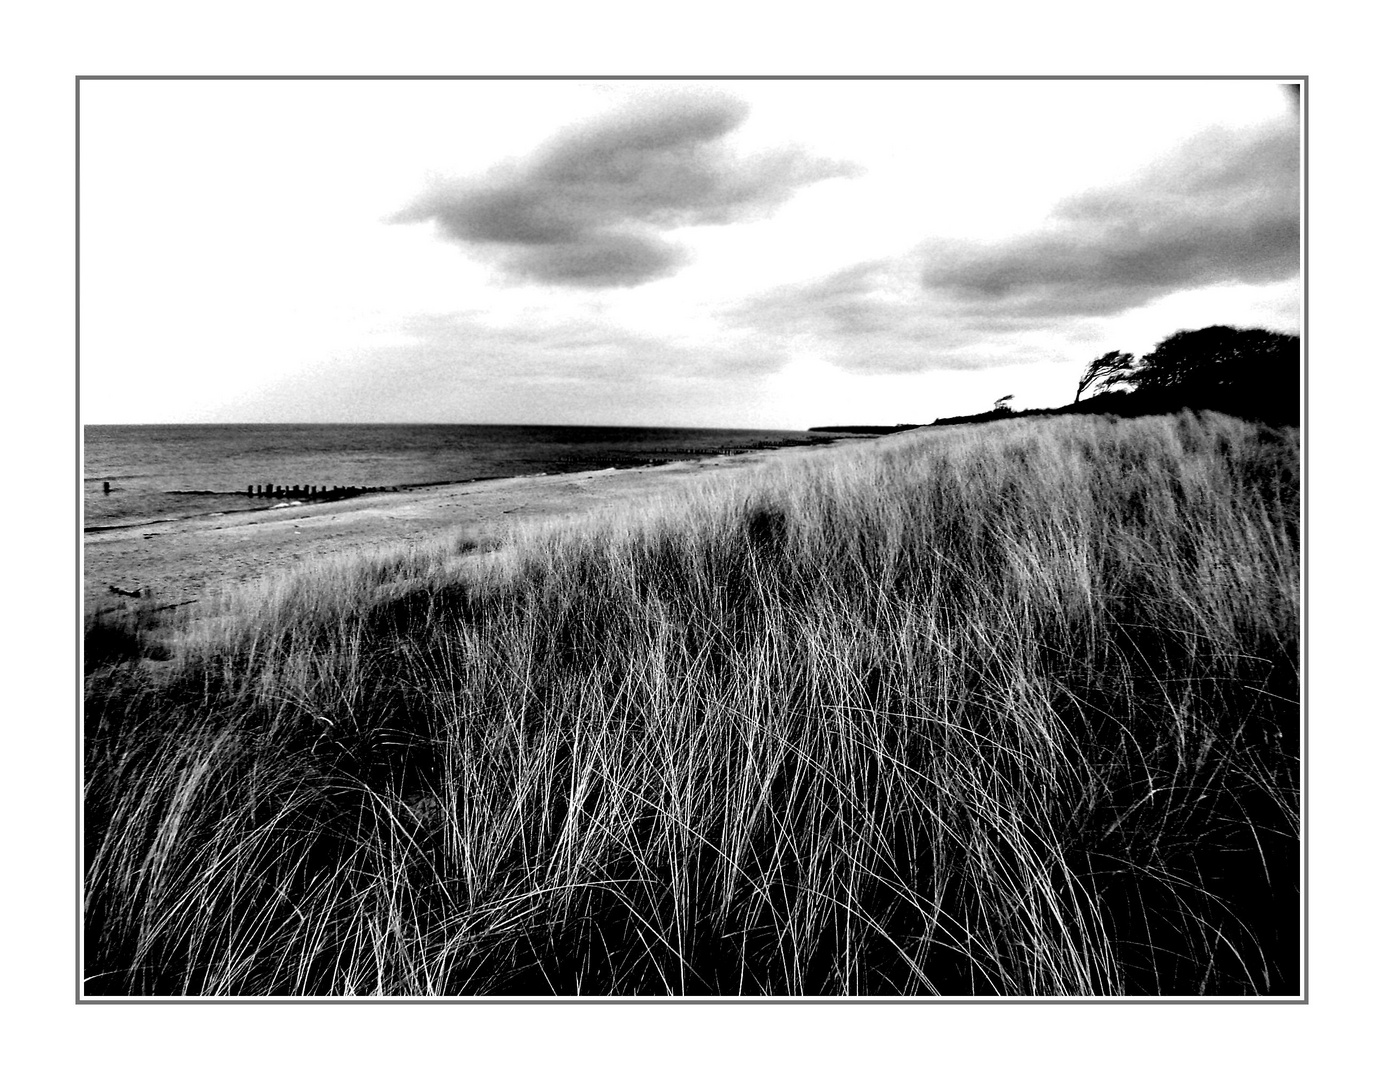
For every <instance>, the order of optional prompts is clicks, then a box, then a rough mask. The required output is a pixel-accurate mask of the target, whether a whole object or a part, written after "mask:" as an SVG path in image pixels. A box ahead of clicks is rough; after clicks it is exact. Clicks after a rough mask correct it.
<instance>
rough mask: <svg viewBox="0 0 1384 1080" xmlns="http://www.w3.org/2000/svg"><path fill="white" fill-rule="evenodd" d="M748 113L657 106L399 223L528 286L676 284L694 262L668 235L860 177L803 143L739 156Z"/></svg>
mask: <svg viewBox="0 0 1384 1080" xmlns="http://www.w3.org/2000/svg"><path fill="white" fill-rule="evenodd" d="M747 111H748V109H747V106H745V105H744V104H743V103H741V102H739V101H736V100H734V99H732V98H728V97H725V96H723V95H719V94H681V95H670V96H666V97H662V98H658V99H654V100H653V101H652V102H646V103H644V104H642V105H641V106H639V107H637V108H632V109H630V110H628V111H625V112H621V113H617V114H615V115H613V116H608V117H604V118H601V119H599V120H597V121H594V122H592V123H590V124H588V125H587V126H585V127H582V128H579V129H577V130H574V131H571V132H568V133H566V134H564V135H562V136H560V137H558V138H557V139H555V140H554V141H552V142H551V143H549V144H548V145H547V146H545V147H543V148H541V149H539V150H538V151H536V152H535V153H534V154H533V155H532V157H530V158H529V159H528V160H526V161H521V162H518V163H514V164H507V165H505V166H503V167H500V168H497V169H495V170H492V171H491V172H490V173H489V174H488V175H486V176H484V177H482V178H479V179H470V180H461V181H455V182H450V183H444V184H439V185H438V186H436V187H434V188H433V189H432V190H430V191H428V192H425V193H424V194H423V195H421V196H420V197H419V198H418V199H417V200H415V201H414V202H413V203H412V204H411V205H409V206H407V207H405V208H404V209H403V210H402V211H400V212H399V213H398V214H397V215H395V217H394V218H393V220H394V221H396V222H401V223H407V222H424V221H431V222H435V223H436V225H437V226H438V228H439V229H440V230H441V231H442V233H443V235H444V236H446V237H447V238H448V239H450V240H452V241H454V242H456V243H458V244H460V245H463V246H465V247H466V248H468V249H469V250H471V251H473V252H475V253H477V254H479V255H481V256H482V257H484V258H487V259H488V260H490V261H493V262H495V263H497V264H498V265H499V266H501V267H502V268H503V269H505V270H506V271H508V272H509V273H510V274H512V275H514V276H515V277H517V278H521V279H528V280H532V281H538V282H544V283H549V284H559V285H569V286H577V287H584V288H608V287H617V286H632V285H639V284H643V283H644V282H648V281H654V280H657V279H659V278H663V277H667V276H669V275H671V274H673V273H675V272H676V271H677V270H678V268H679V267H680V266H682V265H683V264H684V262H685V260H686V257H687V256H686V252H685V250H684V249H683V248H682V247H681V246H680V245H678V244H677V243H676V242H675V241H673V240H670V239H668V238H667V237H666V236H665V235H664V233H666V232H668V231H670V230H673V229H677V228H681V227H685V226H690V225H727V224H730V223H733V222H737V221H744V220H749V219H754V218H756V217H759V216H762V215H765V214H767V213H769V212H771V211H772V210H773V209H775V208H776V207H778V206H780V205H781V204H782V203H784V202H785V201H787V200H788V199H789V198H790V197H791V196H792V195H793V194H794V192H796V191H797V190H799V189H800V188H802V187H804V186H806V185H809V184H813V183H816V182H818V181H821V180H825V179H829V178H832V177H843V176H850V175H853V174H854V172H855V169H854V167H853V166H851V165H849V164H846V163H843V162H839V161H834V160H831V159H828V158H824V157H819V156H816V155H814V154H811V153H809V152H807V151H806V150H803V149H800V148H796V147H785V148H780V149H774V150H769V151H764V152H761V153H758V154H754V155H749V156H738V155H736V154H735V153H734V152H732V150H731V149H730V147H729V146H728V145H727V143H726V137H727V136H728V135H729V134H730V133H731V132H733V131H734V130H735V129H736V128H737V127H738V126H739V125H740V124H741V123H742V122H743V121H744V119H745V117H746V114H747Z"/></svg>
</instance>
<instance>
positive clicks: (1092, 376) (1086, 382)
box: [1073, 351, 1135, 404]
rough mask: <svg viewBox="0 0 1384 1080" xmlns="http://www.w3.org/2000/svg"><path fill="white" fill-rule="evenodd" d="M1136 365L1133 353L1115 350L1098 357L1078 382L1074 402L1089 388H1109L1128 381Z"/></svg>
mask: <svg viewBox="0 0 1384 1080" xmlns="http://www.w3.org/2000/svg"><path fill="white" fill-rule="evenodd" d="M1134 366H1135V365H1134V354H1133V353H1127V352H1119V351H1115V352H1108V353H1106V354H1105V355H1104V356H1098V357H1096V358H1095V359H1094V360H1092V361H1091V362H1090V363H1089V364H1088V365H1087V366H1086V373H1085V374H1084V375H1082V376H1081V381H1080V382H1078V383H1077V384H1076V397H1075V399H1073V404H1075V402H1077V401H1080V400H1081V395H1082V394H1083V393H1085V392H1086V390H1088V389H1094V390H1109V389H1110V388H1111V387H1113V386H1115V385H1116V384H1117V383H1122V382H1128V381H1129V379H1130V376H1131V375H1132V374H1133V372H1134Z"/></svg>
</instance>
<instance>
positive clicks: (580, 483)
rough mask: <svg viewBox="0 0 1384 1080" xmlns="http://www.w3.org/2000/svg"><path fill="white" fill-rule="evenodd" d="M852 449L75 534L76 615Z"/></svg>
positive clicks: (183, 597)
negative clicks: (78, 540)
mask: <svg viewBox="0 0 1384 1080" xmlns="http://www.w3.org/2000/svg"><path fill="white" fill-rule="evenodd" d="M856 441H858V440H857V439H851V438H849V437H847V438H845V439H839V440H837V439H831V440H827V439H823V440H822V441H820V442H815V443H809V444H799V445H790V446H779V447H772V448H762V449H751V450H735V451H725V452H720V453H715V454H710V453H708V454H703V455H698V456H696V457H693V458H688V459H679V460H676V461H669V462H664V463H661V464H654V465H649V464H645V465H635V466H630V467H627V468H619V467H615V466H608V467H603V468H599V469H588V470H583V471H580V472H557V473H552V472H549V473H538V474H533V473H530V474H527V475H522V476H511V477H503V478H496V479H483V480H456V481H443V482H441V483H436V484H424V485H417V486H413V487H410V488H408V489H401V490H399V491H388V492H374V493H370V494H363V495H357V496H354V497H352V498H350V499H343V500H336V501H328V502H311V501H308V502H301V503H297V504H290V505H277V506H272V507H254V508H246V509H244V510H229V511H222V512H219V513H214V514H210V515H203V516H199V517H193V518H172V519H166V520H161V521H151V522H149V523H147V524H138V523H132V524H128V525H114V526H95V527H87V528H84V530H83V534H82V549H81V550H82V593H83V605H82V606H83V612H84V614H85V615H86V616H91V615H94V614H100V613H104V612H108V611H118V610H121V609H122V608H123V607H125V606H126V605H127V604H128V603H129V598H131V597H132V596H134V595H135V594H136V593H137V594H138V596H139V597H140V598H141V599H143V600H146V601H148V600H153V601H155V602H157V604H158V605H159V606H160V607H167V606H183V605H186V604H190V603H194V602H196V601H197V600H198V599H200V598H201V597H202V596H203V595H206V594H207V593H209V592H211V591H213V590H215V589H219V588H222V587H224V586H232V585H240V584H246V583H249V582H252V581H254V580H256V579H258V578H261V577H264V576H265V575H268V574H273V573H276V572H278V571H281V570H285V569H289V568H291V567H293V566H296V565H299V564H301V563H303V562H305V561H311V559H313V558H315V557H318V556H322V555H334V554H342V553H348V552H363V551H367V550H370V549H376V548H381V547H387V546H391V545H394V544H408V543H418V542H423V541H425V540H428V539H432V538H435V537H437V536H438V535H440V534H443V533H446V532H455V533H457V534H458V535H459V536H470V537H480V536H483V535H485V534H487V533H493V532H496V531H499V530H501V529H503V528H507V527H508V526H509V525H510V524H511V523H512V522H513V521H515V520H523V519H535V518H553V517H561V516H566V515H569V514H578V513H582V512H586V511H591V510H601V509H606V508H610V507H615V506H619V505H622V504H626V503H632V502H634V501H636V500H639V499H642V498H648V497H654V496H657V495H658V494H660V493H662V492H664V491H668V490H675V489H677V488H678V487H681V486H683V485H685V484H688V483H692V482H695V481H696V480H699V479H700V478H702V477H705V476H707V475H708V474H710V473H712V472H717V473H724V472H727V471H740V470H742V469H745V468H749V467H752V466H753V465H756V464H759V463H762V462H765V461H768V460H770V459H775V460H783V459H784V456H785V455H787V456H789V457H800V456H803V455H806V454H811V453H815V452H818V451H821V450H824V449H826V448H829V447H832V446H839V445H841V444H842V443H852V442H856Z"/></svg>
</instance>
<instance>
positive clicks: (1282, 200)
mask: <svg viewBox="0 0 1384 1080" xmlns="http://www.w3.org/2000/svg"><path fill="white" fill-rule="evenodd" d="M1298 153H1299V151H1298V134H1297V128H1296V125H1295V124H1292V125H1286V124H1282V123H1276V124H1273V125H1269V126H1264V127H1260V128H1257V129H1252V130H1249V131H1243V132H1231V131H1225V130H1219V129H1214V130H1211V131H1207V132H1205V133H1203V134H1202V135H1200V136H1198V137H1197V138H1196V139H1193V140H1192V141H1190V142H1188V143H1186V144H1184V145H1183V146H1182V147H1181V148H1180V149H1179V150H1178V151H1177V152H1176V153H1174V154H1173V155H1172V156H1170V157H1169V158H1167V159H1165V160H1163V161H1160V162H1157V163H1156V164H1154V165H1153V166H1151V167H1150V168H1148V169H1147V170H1145V171H1144V172H1143V173H1141V174H1140V175H1138V176H1136V177H1134V178H1132V179H1131V180H1129V181H1127V182H1125V183H1122V184H1118V185H1114V186H1111V187H1107V188H1103V189H1097V190H1093V191H1088V192H1085V193H1083V194H1080V195H1077V196H1074V197H1072V198H1070V199H1067V200H1065V201H1064V202H1062V203H1060V204H1058V206H1057V207H1056V208H1055V209H1054V211H1053V214H1052V217H1051V219H1050V221H1049V222H1048V223H1047V225H1046V227H1045V228H1043V229H1041V230H1039V231H1036V232H1033V233H1029V234H1027V235H1024V236H1020V237H1017V238H1015V239H1013V240H1008V241H1004V242H1001V243H998V244H991V245H981V244H975V243H970V242H966V241H953V242H942V243H934V244H932V245H930V246H929V247H928V248H927V249H926V250H925V251H924V252H923V255H924V258H923V264H922V280H923V283H924V284H925V285H926V286H928V287H929V288H930V289H931V290H934V291H936V292H937V293H939V294H940V295H943V296H945V297H947V298H948V299H951V300H953V301H956V302H959V303H963V304H976V305H980V304H984V305H989V306H990V307H991V308H993V309H996V310H1006V311H1010V312H1028V313H1033V314H1044V315H1053V316H1056V315H1109V314H1114V313H1117V312H1120V311H1126V310H1129V309H1130V308H1134V307H1138V306H1140V305H1143V304H1146V303H1148V302H1149V301H1151V300H1154V299H1157V298H1158V297H1161V296H1166V295H1168V294H1170V293H1173V292H1178V291H1182V290H1186V289H1190V288H1196V287H1199V286H1204V285H1214V284H1223V283H1228V282H1239V283H1245V284H1260V283H1268V282H1275V281H1283V280H1285V279H1288V278H1291V277H1292V276H1294V275H1295V274H1297V273H1298V269H1299V263H1300V244H1299V206H1298Z"/></svg>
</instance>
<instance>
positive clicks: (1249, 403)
mask: <svg viewBox="0 0 1384 1080" xmlns="http://www.w3.org/2000/svg"><path fill="white" fill-rule="evenodd" d="M1300 358H1301V343H1300V341H1299V339H1298V337H1297V335H1295V334H1279V333H1275V332H1274V331H1272V330H1242V329H1239V328H1238V327H1233V326H1206V327H1203V328H1202V329H1200V330H1179V331H1178V332H1177V333H1175V334H1173V335H1171V336H1170V337H1167V338H1164V339H1163V340H1162V341H1161V342H1159V343H1158V346H1157V348H1155V349H1154V350H1153V352H1151V353H1148V354H1146V355H1145V356H1143V357H1141V358H1140V360H1139V364H1138V367H1137V369H1136V370H1135V371H1133V372H1132V373H1131V375H1130V376H1129V381H1130V382H1132V383H1133V384H1134V386H1135V387H1136V389H1138V390H1139V391H1140V392H1144V393H1147V392H1152V393H1156V394H1161V395H1163V396H1165V397H1168V398H1170V399H1173V400H1175V401H1176V402H1178V403H1179V404H1183V405H1191V406H1195V407H1198V408H1213V409H1220V410H1223V411H1226V412H1234V413H1239V414H1242V415H1247V416H1254V417H1258V418H1261V419H1271V420H1277V421H1279V422H1283V423H1290V422H1294V421H1295V420H1296V418H1297V415H1298V379H1299V366H1300Z"/></svg>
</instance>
